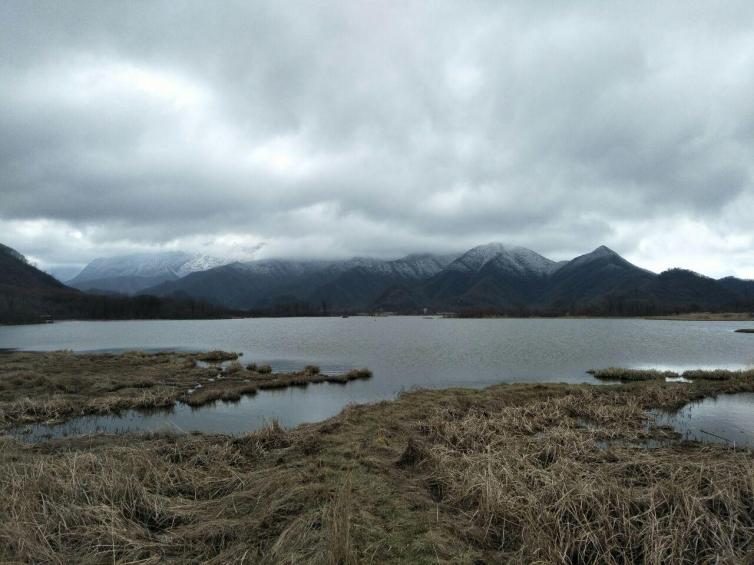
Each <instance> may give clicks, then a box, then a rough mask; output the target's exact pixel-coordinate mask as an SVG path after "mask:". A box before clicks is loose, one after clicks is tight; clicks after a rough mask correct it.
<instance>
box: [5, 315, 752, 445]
mask: <svg viewBox="0 0 754 565" xmlns="http://www.w3.org/2000/svg"><path fill="white" fill-rule="evenodd" d="M739 328H754V323H752V322H689V321H659V320H635V319H490V320H466V319H443V318H431V319H426V318H422V317H402V316H396V317H359V316H354V317H350V318H274V319H261V318H257V319H238V320H198V321H128V322H61V323H55V324H46V325H34V326H5V327H0V349H3V348H16V349H27V350H40V351H46V350H58V349H71V350H74V351H119V350H127V349H140V350H149V351H157V350H210V349H223V350H226V351H236V352H241V353H243V358H242V361H243V362H244V363H249V362H252V361H253V362H256V363H269V364H270V365H272V367H273V369H274V370H275V371H285V370H293V369H300V368H302V367H303V366H304V365H307V364H310V363H313V364H317V365H319V366H320V367H321V368H322V370H323V371H326V372H344V371H346V370H348V369H351V368H354V367H368V368H370V369H372V371H373V372H374V377H373V378H372V379H369V380H365V381H356V382H352V383H350V384H348V385H346V386H340V385H324V384H323V385H313V386H309V387H307V388H306V389H296V388H293V389H286V390H281V391H261V392H259V393H258V394H257V395H256V396H254V397H248V398H244V399H243V400H242V401H241V402H240V403H237V404H224V403H218V404H216V405H214V406H211V407H208V408H202V409H200V411H201V413H202V414H204V415H205V416H203V417H202V418H198V417H197V414H198V413H194V412H192V411H191V410H190V409H189V408H188V407H184V406H179V407H178V408H176V409H175V410H174V411H173V412H172V413H168V414H161V415H154V416H153V417H152V420H150V421H149V425H148V426H147V424H145V423H144V422H146V420H144V418H143V417H141V416H134V417H132V418H131V419H130V420H129V418H128V417H126V418H112V417H109V420H108V418H99V419H96V421H79V422H76V423H75V426H78V427H77V428H76V429H78V430H79V431H87V430H96V429H107V430H112V429H134V428H137V427H138V428H139V429H159V428H163V427H178V428H180V429H184V430H186V431H188V430H193V429H199V430H203V431H227V432H228V433H239V431H245V430H248V429H254V428H257V427H259V426H260V425H263V424H264V423H266V422H269V421H271V420H272V419H273V418H275V419H277V420H278V421H279V422H280V423H281V424H283V425H284V426H294V425H296V424H299V423H303V422H315V421H319V420H322V419H325V418H328V417H330V416H333V415H335V414H337V413H338V412H339V411H340V410H341V409H342V408H343V407H344V406H346V405H347V404H349V403H363V402H375V401H379V400H386V399H391V398H395V396H396V395H398V394H399V393H400V392H401V391H404V390H411V389H414V388H447V387H454V386H462V387H484V386H488V385H491V384H495V383H501V382H566V383H581V382H588V383H596V382H598V381H596V380H594V379H593V378H592V377H591V376H590V375H587V374H586V373H585V371H586V370H587V369H592V368H601V367H608V366H621V367H636V368H639V367H653V368H659V369H671V370H683V369H690V368H730V369H739V368H745V367H752V366H754V336H753V335H751V334H742V333H734V330H736V329H739ZM171 414H172V415H171ZM212 414H214V417H212V416H211V415H212ZM127 416H128V415H127ZM129 422H131V424H129ZM140 422H141V423H140ZM210 422H211V423H210ZM68 430H69V431H70V432H71V433H73V431H75V430H74V428H73V427H70V425H69V428H68ZM51 433H54V434H58V433H64V430H63V429H62V428H55V430H53V431H52V432H51Z"/></svg>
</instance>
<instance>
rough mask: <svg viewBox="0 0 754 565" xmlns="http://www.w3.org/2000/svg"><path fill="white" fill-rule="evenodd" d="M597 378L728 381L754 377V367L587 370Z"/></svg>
mask: <svg viewBox="0 0 754 565" xmlns="http://www.w3.org/2000/svg"><path fill="white" fill-rule="evenodd" d="M587 373H589V374H590V375H592V376H593V377H594V378H595V379H600V380H606V381H624V382H629V381H653V380H660V379H668V378H669V379H677V378H680V377H682V378H684V379H689V380H696V379H700V380H710V381H727V380H732V379H737V378H744V379H750V378H754V369H745V370H736V371H733V370H728V369H691V370H688V371H683V372H677V371H658V370H656V369H624V368H620V367H608V368H606V369H590V370H589V371H587Z"/></svg>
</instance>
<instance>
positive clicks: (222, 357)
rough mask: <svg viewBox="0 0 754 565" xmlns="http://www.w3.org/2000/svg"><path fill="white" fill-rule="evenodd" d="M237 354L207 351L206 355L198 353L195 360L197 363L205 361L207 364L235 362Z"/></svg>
mask: <svg viewBox="0 0 754 565" xmlns="http://www.w3.org/2000/svg"><path fill="white" fill-rule="evenodd" d="M238 357H239V355H238V353H233V352H228V351H219V350H215V351H207V352H206V353H198V354H197V355H196V359H197V360H198V361H205V362H207V363H221V362H223V361H235V360H236V359H238Z"/></svg>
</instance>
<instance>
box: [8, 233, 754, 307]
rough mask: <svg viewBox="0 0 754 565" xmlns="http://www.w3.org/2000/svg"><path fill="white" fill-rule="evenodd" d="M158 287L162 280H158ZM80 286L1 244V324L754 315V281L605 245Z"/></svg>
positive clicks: (185, 263)
mask: <svg viewBox="0 0 754 565" xmlns="http://www.w3.org/2000/svg"><path fill="white" fill-rule="evenodd" d="M150 283H151V284H150ZM70 285H72V286H73V285H76V286H77V287H78V288H84V289H86V290H88V291H92V292H82V291H80V290H78V289H76V288H71V286H66V285H64V284H63V283H61V282H60V281H58V280H56V279H55V278H53V277H51V276H50V275H48V274H46V273H43V272H42V271H40V270H38V269H36V268H35V267H34V266H32V265H30V264H29V263H28V262H27V261H26V260H25V259H24V257H23V256H22V255H21V254H20V253H18V252H16V251H14V250H13V249H11V248H9V247H6V246H2V245H0V321H34V320H38V319H39V317H40V316H45V315H53V316H54V317H56V318H82V319H123V318H128V317H134V318H154V317H163V318H164V317H177V318H184V317H221V316H227V315H229V314H230V313H235V314H240V313H246V314H249V315H322V314H346V313H356V312H399V313H407V314H410V313H423V312H454V313H457V314H459V315H471V316H474V315H552V316H558V315H568V314H571V315H597V316H643V315H656V314H667V313H674V312H690V311H697V310H708V311H754V281H751V280H744V279H738V278H735V277H725V278H722V279H713V278H710V277H706V276H703V275H700V274H698V273H695V272H692V271H689V270H685V269H670V270H668V271H665V272H663V273H660V274H656V273H653V272H651V271H648V270H646V269H642V268H640V267H637V266H636V265H633V264H632V263H630V262H629V261H627V260H626V259H624V258H623V257H621V256H620V255H618V254H617V253H615V252H614V251H612V250H611V249H609V248H607V247H604V246H602V247H598V248H597V249H595V250H594V251H592V252H590V253H587V254H585V255H581V256H579V257H576V258H575V259H572V260H570V261H560V262H555V261H552V260H550V259H548V258H546V257H543V256H542V255H540V254H538V253H536V252H534V251H532V250H530V249H526V248H523V247H511V246H506V245H502V244H500V243H491V244H487V245H481V246H478V247H474V248H473V249H470V250H468V251H467V252H465V253H461V254H457V255H432V254H413V255H408V256H406V257H403V258H400V259H394V260H381V259H374V258H365V257H357V258H353V259H347V260H303V261H301V260H286V259H264V260H256V261H249V262H227V261H225V260H222V259H218V258H213V257H208V256H204V255H191V254H187V253H180V252H175V253H172V252H171V253H165V254H158V255H130V256H126V257H112V258H103V259H97V260H95V261H93V262H92V263H91V264H89V265H88V266H87V267H86V268H85V269H84V270H83V271H82V272H81V273H80V274H79V275H78V276H77V277H76V278H75V279H73V280H72V281H71V282H70Z"/></svg>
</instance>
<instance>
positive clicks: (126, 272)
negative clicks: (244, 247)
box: [67, 251, 230, 294]
mask: <svg viewBox="0 0 754 565" xmlns="http://www.w3.org/2000/svg"><path fill="white" fill-rule="evenodd" d="M229 262H230V260H228V259H221V258H218V257H212V256H209V255H205V254H199V253H184V252H182V251H167V252H163V253H138V254H131V255H121V256H116V257H101V258H98V259H95V260H94V261H92V262H91V263H89V264H88V265H87V266H86V267H84V269H83V270H82V271H81V272H80V273H79V274H78V275H77V276H76V277H74V278H73V279H71V280H70V281H67V284H68V285H69V286H71V287H73V288H78V289H79V290H86V291H95V292H113V293H118V294H136V293H137V292H139V291H140V290H143V289H145V288H149V287H151V286H155V285H157V284H160V283H162V282H165V281H172V280H177V279H180V278H182V277H185V276H186V275H189V274H191V273H196V272H199V271H206V270H207V269H212V268H214V267H219V266H221V265H225V264H227V263H229Z"/></svg>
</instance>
